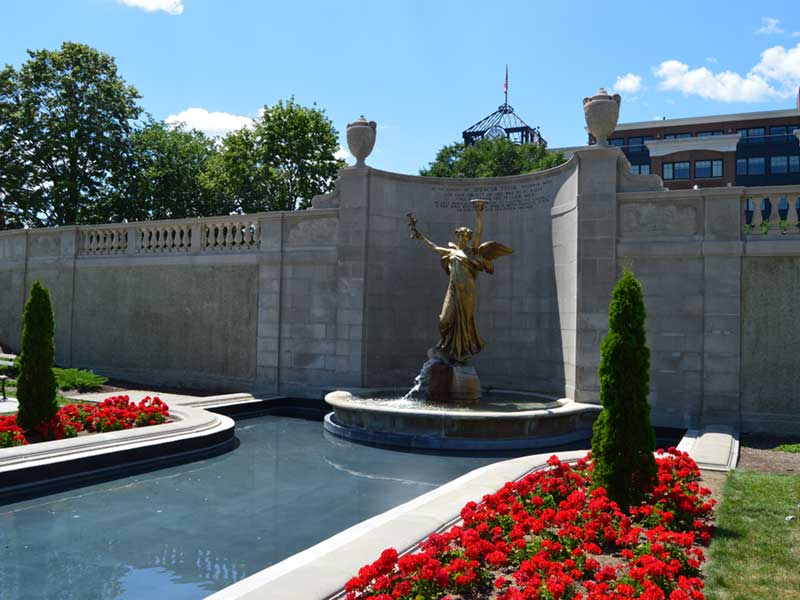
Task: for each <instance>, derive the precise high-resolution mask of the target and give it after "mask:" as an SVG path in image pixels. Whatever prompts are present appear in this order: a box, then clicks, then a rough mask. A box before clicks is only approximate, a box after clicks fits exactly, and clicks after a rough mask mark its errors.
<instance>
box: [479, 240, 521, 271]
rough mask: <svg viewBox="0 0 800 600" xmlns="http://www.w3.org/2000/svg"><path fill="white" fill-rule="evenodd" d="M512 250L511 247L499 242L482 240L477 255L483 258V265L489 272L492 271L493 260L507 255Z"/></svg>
mask: <svg viewBox="0 0 800 600" xmlns="http://www.w3.org/2000/svg"><path fill="white" fill-rule="evenodd" d="M513 252H514V251H513V250H512V249H511V248H509V247H508V246H504V245H503V244H501V243H500V242H484V243H483V244H481V245H480V246H478V255H479V256H480V257H481V258H482V259H483V263H484V264H483V267H484V269H486V272H487V273H489V274H491V273H494V265H493V264H492V261H493V260H495V259H496V258H500V257H501V256H508V255H509V254H512V253H513Z"/></svg>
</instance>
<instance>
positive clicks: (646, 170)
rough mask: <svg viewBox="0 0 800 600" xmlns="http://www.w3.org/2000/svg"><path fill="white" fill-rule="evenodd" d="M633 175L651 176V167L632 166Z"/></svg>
mask: <svg viewBox="0 0 800 600" xmlns="http://www.w3.org/2000/svg"><path fill="white" fill-rule="evenodd" d="M631 173H633V174H634V175H649V174H650V165H631Z"/></svg>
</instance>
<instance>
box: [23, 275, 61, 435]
mask: <svg viewBox="0 0 800 600" xmlns="http://www.w3.org/2000/svg"><path fill="white" fill-rule="evenodd" d="M22 322H23V323H22V352H21V353H20V357H19V377H18V378H17V400H19V412H18V413H17V424H18V425H19V426H20V427H21V428H22V429H23V430H26V431H27V430H30V429H33V428H34V427H36V426H37V425H38V424H39V423H42V422H44V421H47V420H49V419H51V418H52V417H53V416H54V415H55V414H56V412H57V411H58V402H57V401H56V378H55V375H54V374H53V362H54V360H55V353H56V348H55V342H54V341H53V334H54V332H55V319H54V318H53V305H52V304H51V303H50V292H49V291H48V290H47V288H46V287H44V286H43V285H42V284H41V283H39V281H38V280H37V281H35V282H34V284H33V287H31V295H30V298H28V302H27V303H26V304H25V312H24V313H23V316H22Z"/></svg>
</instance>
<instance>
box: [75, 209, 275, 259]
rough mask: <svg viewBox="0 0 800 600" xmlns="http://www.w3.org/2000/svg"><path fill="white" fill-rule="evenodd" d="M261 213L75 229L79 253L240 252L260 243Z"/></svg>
mask: <svg viewBox="0 0 800 600" xmlns="http://www.w3.org/2000/svg"><path fill="white" fill-rule="evenodd" d="M259 216H260V215H236V216H230V217H213V218H207V219H181V220H174V221H152V222H145V223H125V224H114V225H86V226H81V227H79V228H78V232H79V234H78V235H79V240H80V241H79V245H78V254H79V255H80V256H114V255H153V254H180V253H198V252H216V253H221V252H243V251H252V250H257V249H258V248H259V247H260V245H261V229H260V226H259Z"/></svg>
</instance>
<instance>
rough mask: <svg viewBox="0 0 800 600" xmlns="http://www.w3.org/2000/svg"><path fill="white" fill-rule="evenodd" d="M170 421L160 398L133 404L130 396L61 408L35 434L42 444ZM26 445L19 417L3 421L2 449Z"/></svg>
mask: <svg viewBox="0 0 800 600" xmlns="http://www.w3.org/2000/svg"><path fill="white" fill-rule="evenodd" d="M168 417H169V408H167V405H166V404H164V403H163V402H162V401H161V400H160V399H159V398H158V397H155V398H151V397H150V396H147V397H146V398H143V399H142V400H140V401H139V402H131V401H130V400H129V399H128V396H112V397H110V398H106V399H105V400H103V401H102V402H99V403H96V404H95V403H89V402H83V403H79V404H68V405H66V406H62V407H61V408H59V409H58V412H57V413H56V415H55V416H54V417H53V418H52V419H50V420H49V421H46V422H44V423H41V424H39V425H37V426H36V427H35V428H34V431H35V432H36V434H37V435H38V436H39V437H40V438H41V439H43V440H60V439H63V438H67V437H75V436H76V435H78V433H80V432H81V431H89V432H97V433H102V432H105V431H118V430H120V429H131V428H132V427H145V426H147V425H158V424H160V423H164V422H165V421H166V420H167V418H168ZM26 443H27V441H26V440H25V436H24V434H23V432H22V429H20V428H19V427H18V426H17V421H16V415H11V416H8V417H0V448H5V447H8V446H18V445H21V444H26Z"/></svg>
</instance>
